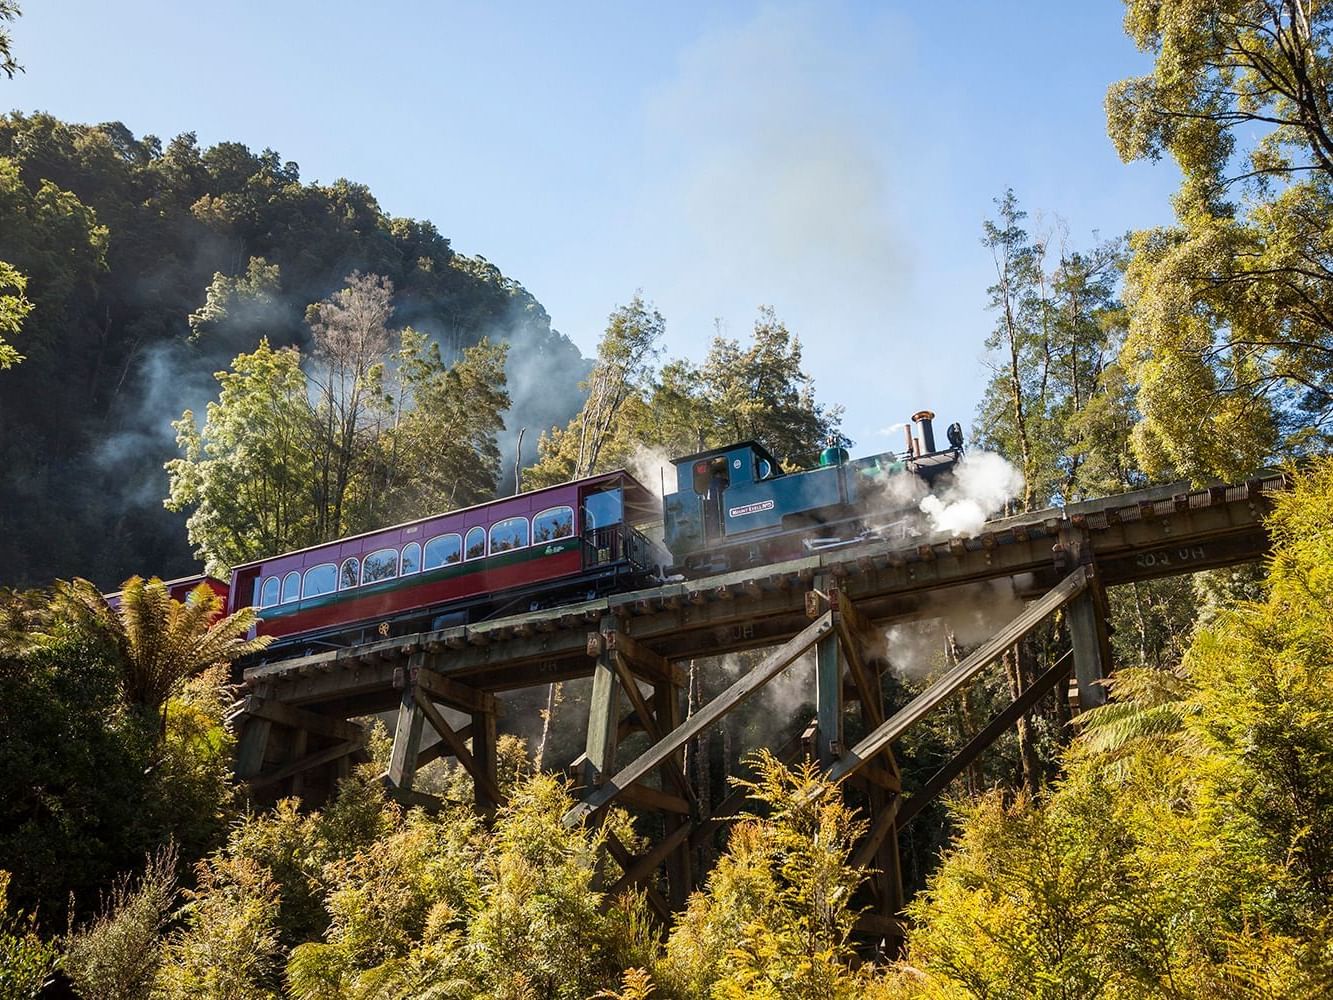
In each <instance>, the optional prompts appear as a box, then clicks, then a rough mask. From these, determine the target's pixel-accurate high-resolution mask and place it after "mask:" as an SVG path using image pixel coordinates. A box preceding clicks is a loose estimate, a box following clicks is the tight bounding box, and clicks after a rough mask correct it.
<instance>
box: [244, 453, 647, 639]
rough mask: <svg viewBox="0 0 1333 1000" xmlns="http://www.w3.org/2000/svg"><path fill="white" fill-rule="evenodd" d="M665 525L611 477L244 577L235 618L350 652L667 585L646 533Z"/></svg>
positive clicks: (306, 553)
mask: <svg viewBox="0 0 1333 1000" xmlns="http://www.w3.org/2000/svg"><path fill="white" fill-rule="evenodd" d="M660 518H661V507H660V501H659V500H658V498H657V497H656V496H655V495H653V494H652V493H651V492H649V491H648V490H647V489H645V488H644V487H643V486H642V485H641V484H640V483H639V482H638V481H637V480H635V479H634V478H633V477H632V476H630V475H629V474H628V473H626V472H611V473H606V474H604V475H599V476H593V477H591V478H588V479H582V480H578V481H576V482H572V483H564V484H561V485H559V486H551V487H547V488H545V489H540V490H533V491H532V492H530V493H521V494H518V495H517V496H512V497H506V498H504V499H501V500H493V501H490V502H489V503H483V504H478V505H476V506H474V507H468V508H466V509H464V510H459V511H452V512H450V513H447V514H438V515H434V516H431V517H426V518H421V519H420V520H416V521H409V522H407V523H406V524H399V525H395V526H393V527H390V528H383V529H381V530H379V531H371V532H367V533H365V534H362V535H357V536H355V537H352V538H343V539H339V540H337V541H334V542H328V543H325V544H323V545H315V546H311V547H310V548H306V549H301V550H299V551H297V552H288V553H284V554H282V555H277V556H272V557H270V558H266V559H261V560H256V561H255V562H250V563H246V564H244V565H241V566H237V567H235V568H234V569H233V570H232V574H231V587H230V596H229V598H228V602H227V611H228V613H231V612H234V611H237V610H239V609H240V608H243V607H247V606H250V605H253V606H254V607H256V608H258V609H259V613H260V624H259V626H258V632H259V634H261V635H272V636H275V637H276V638H277V640H278V641H279V642H280V643H282V644H284V645H290V644H294V643H298V642H303V643H310V644H312V645H314V644H324V643H331V644H341V643H345V642H352V641H357V640H359V639H361V638H363V637H365V636H366V635H367V634H369V633H371V632H379V633H380V634H393V633H402V632H407V631H415V630H419V629H422V628H432V627H443V626H445V625H450V624H461V623H463V622H467V621H478V620H481V619H484V618H487V617H490V616H493V615H497V614H503V613H515V612H518V611H525V610H530V609H534V608H537V607H542V606H546V605H551V604H558V603H563V602H567V601H570V600H578V599H580V598H582V597H592V596H595V595H597V594H599V593H605V592H608V591H610V590H613V589H618V588H623V587H626V586H636V585H642V584H644V583H646V582H648V581H649V580H650V579H651V578H653V577H654V576H656V575H657V574H659V573H660V567H661V566H662V565H663V564H665V563H666V562H668V561H669V556H667V554H666V553H665V552H664V551H663V550H661V549H660V548H659V547H658V546H657V545H656V544H655V543H653V542H652V541H650V540H649V539H648V538H647V536H645V535H644V534H643V533H642V532H641V531H640V530H638V527H641V526H643V525H645V524H647V523H649V522H654V521H658V520H660Z"/></svg>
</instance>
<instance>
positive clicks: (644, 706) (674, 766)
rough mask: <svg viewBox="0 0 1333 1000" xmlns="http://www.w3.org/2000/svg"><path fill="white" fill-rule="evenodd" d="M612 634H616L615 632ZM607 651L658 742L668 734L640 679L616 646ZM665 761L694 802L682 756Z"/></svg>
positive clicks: (678, 785) (674, 779) (651, 736)
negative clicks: (646, 696) (648, 699)
mask: <svg viewBox="0 0 1333 1000" xmlns="http://www.w3.org/2000/svg"><path fill="white" fill-rule="evenodd" d="M611 634H612V635H615V633H614V632H612V633H611ZM607 652H608V653H609V654H610V656H611V662H612V663H613V664H614V665H615V669H616V675H617V676H618V677H619V678H620V687H621V689H622V690H623V691H624V692H625V694H626V695H628V696H629V700H630V704H631V705H633V706H634V711H635V712H637V713H638V716H639V719H640V720H641V721H642V722H643V727H644V729H646V730H647V732H648V738H649V739H650V740H652V741H653V742H654V743H657V742H658V741H659V740H661V739H662V737H663V736H664V735H666V734H665V733H663V732H662V727H661V726H660V725H659V724H658V721H657V714H656V713H655V712H654V711H653V710H652V709H651V708H649V707H648V702H647V700H646V699H645V698H644V697H643V692H642V691H640V690H639V684H638V681H637V680H635V677H634V674H633V673H632V672H631V671H630V668H629V664H628V663H626V662H625V657H624V656H623V655H622V654H621V653H620V652H619V651H618V650H615V649H614V648H608V650H607ZM669 731H670V730H668V732H669ZM663 763H664V764H665V766H666V772H667V776H668V777H669V778H670V779H671V780H672V782H673V783H674V784H675V786H676V788H677V790H678V791H679V792H680V794H681V795H683V796H684V797H685V799H686V800H687V801H688V802H691V803H692V802H694V789H693V788H691V787H690V783H689V781H688V779H686V777H685V771H684V770H683V769H682V768H681V766H680V756H679V755H678V754H672V755H671V756H670V757H668V758H667V759H666V760H665V761H664V762H663Z"/></svg>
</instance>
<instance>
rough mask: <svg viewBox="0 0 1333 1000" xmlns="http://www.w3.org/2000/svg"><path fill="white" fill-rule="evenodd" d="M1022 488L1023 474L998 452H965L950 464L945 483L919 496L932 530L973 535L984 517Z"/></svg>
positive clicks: (989, 515) (1001, 508) (992, 513)
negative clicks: (937, 492) (936, 492)
mask: <svg viewBox="0 0 1333 1000" xmlns="http://www.w3.org/2000/svg"><path fill="white" fill-rule="evenodd" d="M1022 491H1023V474H1022V473H1021V472H1019V471H1018V470H1017V469H1016V468H1014V466H1013V465H1011V464H1010V463H1009V462H1008V461H1006V460H1005V459H1004V458H1003V457H1001V456H1000V455H997V454H995V453H994V452H989V451H974V452H968V453H967V454H966V455H964V456H963V457H962V459H961V460H960V461H959V463H958V465H957V466H955V467H954V472H953V476H952V478H951V481H950V482H949V485H948V486H946V487H945V488H944V490H943V491H942V492H941V493H939V494H931V495H930V496H927V497H924V498H923V499H922V500H921V511H922V513H924V514H925V515H926V517H927V518H928V519H929V522H930V527H931V529H932V530H934V531H947V532H949V533H950V534H951V535H953V536H955V537H957V536H959V535H974V534H976V533H977V532H978V531H980V530H981V526H982V525H983V524H985V523H986V519H987V518H989V517H991V516H992V515H994V514H996V513H998V512H999V511H1001V510H1003V509H1004V505H1005V504H1006V503H1008V502H1009V501H1010V500H1012V499H1014V498H1015V497H1016V496H1018V495H1019V494H1020V493H1021V492H1022Z"/></svg>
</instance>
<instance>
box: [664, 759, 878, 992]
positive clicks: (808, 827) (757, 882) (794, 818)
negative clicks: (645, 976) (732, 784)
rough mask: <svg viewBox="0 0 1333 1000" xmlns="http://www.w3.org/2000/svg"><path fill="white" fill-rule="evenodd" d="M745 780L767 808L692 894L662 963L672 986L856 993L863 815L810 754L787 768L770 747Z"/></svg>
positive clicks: (735, 835) (733, 838) (734, 838)
mask: <svg viewBox="0 0 1333 1000" xmlns="http://www.w3.org/2000/svg"><path fill="white" fill-rule="evenodd" d="M751 764H752V766H754V768H755V769H756V771H757V773H758V777H757V778H756V780H755V781H753V782H742V784H743V785H744V786H745V787H748V788H749V789H750V794H751V797H752V798H754V799H755V800H756V802H758V803H759V804H760V805H761V807H762V808H763V810H764V812H765V815H764V818H762V819H745V820H742V821H740V822H739V823H737V824H736V825H735V826H734V827H733V829H732V831H731V834H730V838H729V840H728V844H727V853H726V855H725V856H724V857H723V858H721V859H720V860H719V861H718V864H717V866H716V867H715V868H714V869H713V871H712V873H711V874H710V875H709V879H708V885H707V888H706V889H705V891H704V892H702V893H696V894H695V895H693V896H692V897H691V898H690V902H689V906H688V907H687V909H686V910H685V912H684V913H683V914H682V915H681V916H680V918H679V920H678V922H677V924H676V926H675V927H674V928H673V930H672V932H671V936H670V938H669V939H668V941H667V946H666V951H665V954H664V955H663V957H662V959H661V960H660V961H659V962H658V964H657V967H656V969H655V972H656V976H657V979H658V980H659V981H660V982H661V983H662V984H663V986H664V988H665V989H666V990H667V994H668V995H670V996H674V997H681V998H690V1000H693V998H703V997H737V998H739V997H746V996H759V997H775V998H776V997H830V998H835V997H848V998H850V997H855V996H860V995H861V993H860V990H861V989H863V984H862V983H861V982H860V980H859V978H858V977H856V976H855V975H854V974H853V973H852V971H851V968H850V965H849V960H850V957H851V952H850V949H849V946H848V940H847V939H848V935H849V933H850V931H851V928H852V924H853V922H854V921H855V917H856V913H855V911H854V910H853V909H852V908H851V905H850V904H851V898H852V892H853V891H854V889H855V888H856V886H857V885H858V884H859V882H860V880H861V873H860V872H858V871H856V870H855V869H853V868H852V867H851V865H850V864H849V860H848V859H849V857H850V855H851V851H852V847H853V845H854V844H855V842H856V840H857V839H858V838H859V837H860V836H861V835H862V834H863V833H864V832H865V829H866V824H865V823H864V822H862V821H860V820H858V819H856V817H855V816H854V814H853V813H852V812H851V811H850V810H849V809H848V808H847V806H846V805H845V804H844V803H843V801H842V797H841V796H840V795H838V794H835V793H834V792H833V791H832V790H831V789H830V788H829V786H828V785H827V784H825V783H824V782H823V781H822V780H821V779H820V777H819V776H818V769H817V766H816V765H815V764H813V763H811V762H809V761H807V762H806V763H804V764H803V765H801V766H800V767H799V768H797V769H796V770H788V769H787V768H785V767H783V766H782V765H781V763H779V762H778V761H777V760H776V759H775V758H774V757H773V756H772V755H771V754H770V753H769V752H768V751H766V750H764V751H760V752H759V753H758V754H757V755H756V756H755V757H754V758H752V759H751Z"/></svg>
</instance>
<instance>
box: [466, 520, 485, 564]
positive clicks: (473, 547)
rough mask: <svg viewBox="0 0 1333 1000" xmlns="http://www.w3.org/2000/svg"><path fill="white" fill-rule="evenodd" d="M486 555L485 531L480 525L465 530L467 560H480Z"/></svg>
mask: <svg viewBox="0 0 1333 1000" xmlns="http://www.w3.org/2000/svg"><path fill="white" fill-rule="evenodd" d="M485 554H486V529H485V528H483V527H482V526H481V525H477V527H475V528H468V529H467V558H469V559H480V558H481V557H482V556H484V555H485Z"/></svg>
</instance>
